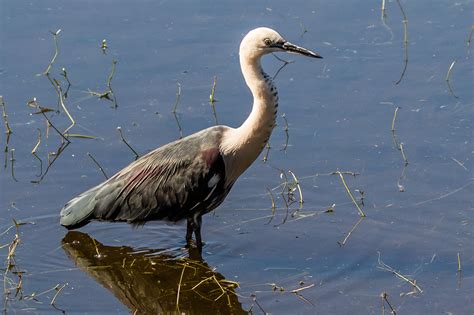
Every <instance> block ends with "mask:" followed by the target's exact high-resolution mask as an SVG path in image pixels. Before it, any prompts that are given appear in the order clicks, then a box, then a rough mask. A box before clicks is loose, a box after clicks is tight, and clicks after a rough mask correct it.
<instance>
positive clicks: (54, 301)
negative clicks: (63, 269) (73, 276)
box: [50, 282, 68, 306]
mask: <svg viewBox="0 0 474 315" xmlns="http://www.w3.org/2000/svg"><path fill="white" fill-rule="evenodd" d="M67 285H68V283H67V282H66V283H65V284H63V285H62V286H60V287H58V286H59V285H58V286H56V287H55V288H54V289H55V290H56V294H55V295H54V296H53V299H52V300H51V303H50V304H51V305H53V306H54V305H55V303H56V298H57V297H58V295H59V293H60V292H61V291H62V289H64V287H66V286H67Z"/></svg>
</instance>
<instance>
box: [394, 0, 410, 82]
mask: <svg viewBox="0 0 474 315" xmlns="http://www.w3.org/2000/svg"><path fill="white" fill-rule="evenodd" d="M397 4H398V6H399V8H400V11H401V12H402V15H403V21H402V22H403V51H404V59H403V62H404V66H403V71H402V73H401V75H400V78H399V79H398V81H397V82H395V84H396V85H398V84H399V83H400V82H402V79H403V77H404V76H405V72H406V71H407V67H408V19H407V16H406V14H405V10H403V7H402V4H401V3H400V0H397Z"/></svg>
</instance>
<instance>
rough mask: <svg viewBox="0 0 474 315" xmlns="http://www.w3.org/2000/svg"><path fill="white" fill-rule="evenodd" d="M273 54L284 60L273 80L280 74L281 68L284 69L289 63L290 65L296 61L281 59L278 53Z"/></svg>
mask: <svg viewBox="0 0 474 315" xmlns="http://www.w3.org/2000/svg"><path fill="white" fill-rule="evenodd" d="M272 56H273V57H275V58H276V59H278V60H279V61H281V62H283V65H282V66H281V67H280V68H279V69H278V70H277V72H276V73H275V74H274V75H273V78H272V79H273V80H275V79H276V77H277V76H278V74H279V73H280V71H281V70H283V68H285V67H286V66H287V65H289V64H290V63H294V61H293V60H288V61H287V60H284V59H281V58H280V57H278V56H277V55H275V54H273V53H272Z"/></svg>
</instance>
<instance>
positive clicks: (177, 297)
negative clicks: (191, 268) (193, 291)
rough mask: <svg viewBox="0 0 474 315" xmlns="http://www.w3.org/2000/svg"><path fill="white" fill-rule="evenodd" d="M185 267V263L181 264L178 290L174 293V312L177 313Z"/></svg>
mask: <svg viewBox="0 0 474 315" xmlns="http://www.w3.org/2000/svg"><path fill="white" fill-rule="evenodd" d="M187 265H188V263H187V262H185V263H184V264H183V270H181V276H180V277H179V283H178V290H177V292H176V310H177V311H179V295H180V293H181V283H182V281H183V276H184V270H185V269H186V266H187Z"/></svg>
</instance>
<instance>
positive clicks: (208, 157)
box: [201, 148, 220, 167]
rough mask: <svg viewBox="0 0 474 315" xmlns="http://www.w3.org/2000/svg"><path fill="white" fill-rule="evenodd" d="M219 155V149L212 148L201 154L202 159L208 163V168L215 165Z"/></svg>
mask: <svg viewBox="0 0 474 315" xmlns="http://www.w3.org/2000/svg"><path fill="white" fill-rule="evenodd" d="M219 154H220V153H219V149H217V148H211V149H207V150H204V151H202V152H201V156H202V159H203V160H204V162H206V165H207V167H211V166H212V164H214V162H215V161H216V160H217V158H218V157H219Z"/></svg>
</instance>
